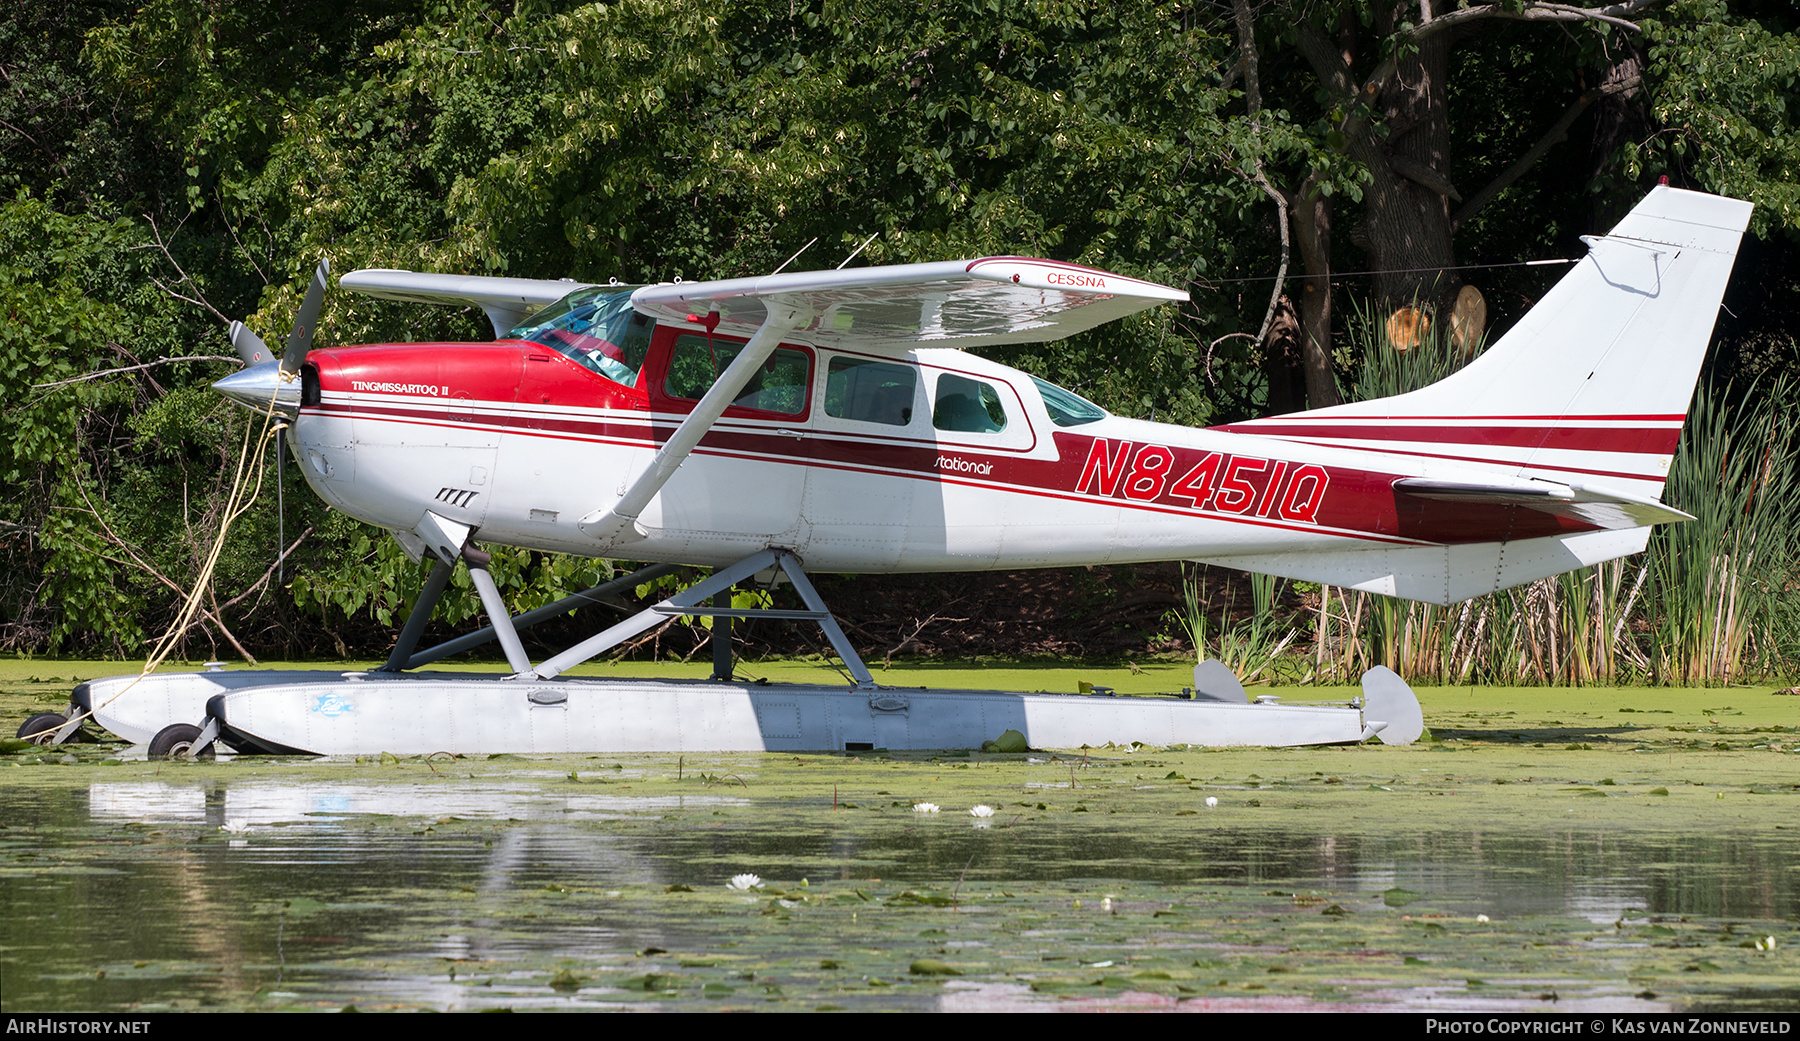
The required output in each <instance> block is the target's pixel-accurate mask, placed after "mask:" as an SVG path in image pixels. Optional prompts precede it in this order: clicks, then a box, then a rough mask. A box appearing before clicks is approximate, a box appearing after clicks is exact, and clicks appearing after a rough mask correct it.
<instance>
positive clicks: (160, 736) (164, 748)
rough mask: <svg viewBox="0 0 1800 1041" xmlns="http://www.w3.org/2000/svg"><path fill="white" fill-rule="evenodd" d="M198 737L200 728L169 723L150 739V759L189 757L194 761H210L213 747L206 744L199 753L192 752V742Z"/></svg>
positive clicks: (186, 724) (189, 724)
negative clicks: (194, 759)
mask: <svg viewBox="0 0 1800 1041" xmlns="http://www.w3.org/2000/svg"><path fill="white" fill-rule="evenodd" d="M199 737H200V728H199V727H197V726H194V725H193V724H192V723H170V724H169V725H168V726H166V727H163V728H162V729H161V730H158V731H157V732H156V736H155V737H153V738H151V739H150V758H152V759H175V758H179V757H181V756H187V755H191V756H193V757H194V758H196V759H211V758H212V757H213V746H212V745H211V744H208V745H207V746H206V747H205V748H203V749H201V750H200V751H199V752H195V751H194V741H195V740H197V739H198V738H199Z"/></svg>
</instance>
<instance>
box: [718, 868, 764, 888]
mask: <svg viewBox="0 0 1800 1041" xmlns="http://www.w3.org/2000/svg"><path fill="white" fill-rule="evenodd" d="M725 884H726V885H727V886H730V887H731V888H732V889H760V888H762V884H763V881H762V878H761V877H760V876H758V875H752V874H750V873H749V872H745V873H744V874H741V875H733V876H731V881H729V882H727V883H725Z"/></svg>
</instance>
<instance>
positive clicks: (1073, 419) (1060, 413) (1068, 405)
mask: <svg viewBox="0 0 1800 1041" xmlns="http://www.w3.org/2000/svg"><path fill="white" fill-rule="evenodd" d="M1031 382H1033V383H1035V384H1037V389H1038V393H1039V394H1041V395H1043V398H1044V411H1046V412H1048V413H1050V422H1052V423H1055V424H1056V425H1057V426H1059V427H1078V426H1082V425H1083V424H1086V423H1097V422H1099V421H1100V420H1102V419H1105V418H1106V410H1105V409H1103V408H1101V407H1100V406H1099V405H1096V404H1094V403H1093V402H1091V401H1089V400H1088V399H1086V398H1084V397H1082V396H1081V395H1079V394H1077V393H1075V392H1074V391H1070V390H1064V389H1062V388H1061V387H1059V386H1057V385H1056V384H1054V383H1046V382H1044V381H1043V380H1041V379H1038V378H1037V377H1036V376H1033V377H1031Z"/></svg>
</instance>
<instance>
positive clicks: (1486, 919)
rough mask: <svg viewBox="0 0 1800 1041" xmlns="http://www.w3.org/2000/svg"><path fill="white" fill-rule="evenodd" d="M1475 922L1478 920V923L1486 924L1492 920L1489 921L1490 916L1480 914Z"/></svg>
mask: <svg viewBox="0 0 1800 1041" xmlns="http://www.w3.org/2000/svg"><path fill="white" fill-rule="evenodd" d="M1475 920H1476V921H1477V922H1486V921H1490V919H1489V918H1488V916H1487V915H1484V914H1478V915H1476V916H1475Z"/></svg>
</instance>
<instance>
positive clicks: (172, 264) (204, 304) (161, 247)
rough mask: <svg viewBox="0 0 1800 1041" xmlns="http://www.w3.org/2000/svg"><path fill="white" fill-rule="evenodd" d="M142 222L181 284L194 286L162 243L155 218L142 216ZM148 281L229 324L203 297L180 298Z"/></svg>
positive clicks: (158, 285)
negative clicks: (144, 221) (146, 222)
mask: <svg viewBox="0 0 1800 1041" xmlns="http://www.w3.org/2000/svg"><path fill="white" fill-rule="evenodd" d="M144 220H146V221H148V222H149V223H150V233H151V235H153V236H154V237H155V238H156V248H157V249H158V250H161V251H162V255H163V257H164V258H165V259H167V260H168V262H169V266H170V267H172V268H174V269H175V273H176V274H178V275H180V276H181V281H182V282H184V283H186V284H187V285H193V284H194V279H193V277H192V276H191V275H189V274H188V273H187V271H185V270H183V268H182V266H181V262H180V261H178V260H176V259H175V254H174V253H172V252H170V251H169V244H168V243H166V242H164V241H163V236H162V229H161V228H158V227H157V226H156V218H154V217H152V216H150V215H149V214H147V213H146V214H145V215H144ZM150 281H151V282H152V283H154V284H155V286H156V288H158V289H160V290H162V291H163V292H165V293H167V294H169V295H170V296H172V297H174V298H175V299H177V300H180V301H183V302H185V303H190V304H193V305H194V306H196V307H204V308H206V309H207V310H208V311H211V312H212V314H213V317H214V318H217V319H218V320H219V321H221V322H224V323H225V324H226V325H230V324H231V319H229V318H227V317H225V316H224V315H223V314H221V313H220V312H219V309H218V308H216V307H214V306H213V305H212V304H210V303H208V302H207V300H206V298H205V297H201V298H200V299H198V300H196V299H194V298H193V297H187V296H182V295H181V294H180V293H177V292H176V291H175V290H173V289H170V288H169V287H168V286H165V285H163V284H162V283H161V282H158V281H156V279H154V278H152V279H151V280H150Z"/></svg>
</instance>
